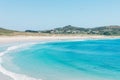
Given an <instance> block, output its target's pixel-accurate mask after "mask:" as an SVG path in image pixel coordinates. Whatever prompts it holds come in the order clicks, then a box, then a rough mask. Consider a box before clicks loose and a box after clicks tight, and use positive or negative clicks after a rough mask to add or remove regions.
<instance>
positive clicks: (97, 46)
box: [2, 39, 120, 80]
mask: <svg viewBox="0 0 120 80" xmlns="http://www.w3.org/2000/svg"><path fill="white" fill-rule="evenodd" d="M9 53H10V54H6V55H5V56H4V57H3V60H4V64H2V65H3V66H4V67H5V68H6V69H8V70H10V71H13V72H15V73H18V74H26V75H28V76H31V77H34V78H36V79H38V78H40V79H43V80H120V39H115V40H86V41H68V42H67V41H65V42H64V41H61V42H48V43H42V44H41V43H38V44H35V45H32V46H28V47H23V48H20V49H17V50H14V51H12V52H9Z"/></svg>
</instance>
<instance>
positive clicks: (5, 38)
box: [0, 35, 120, 44]
mask: <svg viewBox="0 0 120 80" xmlns="http://www.w3.org/2000/svg"><path fill="white" fill-rule="evenodd" d="M115 38H120V36H99V35H92V36H89V35H80V36H79V35H77V36H74V35H72V36H71V35H68V36H67V35H65V36H56V35H55V36H54V35H52V36H0V44H5V43H12V42H28V41H29V42H31V41H54V40H90V39H115Z"/></svg>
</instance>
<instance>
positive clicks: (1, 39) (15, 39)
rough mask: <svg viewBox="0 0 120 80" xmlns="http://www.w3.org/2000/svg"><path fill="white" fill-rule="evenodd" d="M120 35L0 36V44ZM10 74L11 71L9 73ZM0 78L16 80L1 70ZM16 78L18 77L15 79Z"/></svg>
mask: <svg viewBox="0 0 120 80" xmlns="http://www.w3.org/2000/svg"><path fill="white" fill-rule="evenodd" d="M119 38H120V36H0V44H1V45H2V44H9V43H21V42H43V41H44V42H45V41H47V42H49V41H56V40H57V41H61V40H99V39H100V40H102V39H119ZM0 66H1V65H0ZM8 74H9V73H8ZM0 79H3V80H14V79H12V78H11V77H10V76H9V75H6V74H4V73H2V71H0ZM15 80H16V79H15Z"/></svg>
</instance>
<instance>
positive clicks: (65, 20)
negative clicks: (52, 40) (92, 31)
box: [0, 0, 120, 30]
mask: <svg viewBox="0 0 120 80" xmlns="http://www.w3.org/2000/svg"><path fill="white" fill-rule="evenodd" d="M66 25H73V26H78V27H100V26H107V25H120V0H0V27H2V28H7V29H14V30H26V29H33V30H45V29H52V28H56V27H63V26H66Z"/></svg>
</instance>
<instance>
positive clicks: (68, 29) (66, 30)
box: [41, 25, 120, 35]
mask: <svg viewBox="0 0 120 80" xmlns="http://www.w3.org/2000/svg"><path fill="white" fill-rule="evenodd" d="M41 32H42V33H50V34H98V35H120V26H103V27H96V28H80V27H75V26H71V25H68V26H65V27H60V28H55V29H52V30H45V31H41Z"/></svg>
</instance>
